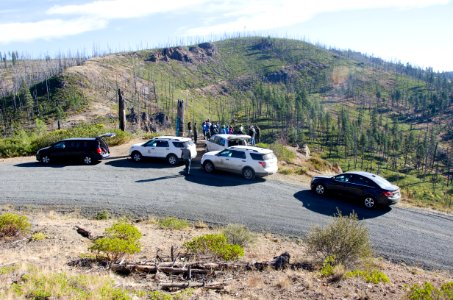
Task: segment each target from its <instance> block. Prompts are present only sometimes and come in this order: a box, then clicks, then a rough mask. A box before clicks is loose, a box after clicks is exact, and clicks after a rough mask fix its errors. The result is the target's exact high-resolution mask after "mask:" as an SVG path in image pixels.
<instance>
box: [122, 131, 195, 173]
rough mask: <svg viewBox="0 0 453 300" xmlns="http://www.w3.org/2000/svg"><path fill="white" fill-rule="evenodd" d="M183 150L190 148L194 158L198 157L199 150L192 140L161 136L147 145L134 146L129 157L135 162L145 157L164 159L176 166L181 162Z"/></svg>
mask: <svg viewBox="0 0 453 300" xmlns="http://www.w3.org/2000/svg"><path fill="white" fill-rule="evenodd" d="M182 148H188V149H189V150H190V153H191V157H192V158H195V157H196V156H197V148H196V145H195V144H194V142H193V141H192V139H190V138H186V137H177V136H159V137H156V138H153V139H151V140H149V141H147V142H145V143H141V144H135V145H132V147H131V148H130V149H129V155H130V157H131V158H132V160H133V161H135V162H139V161H141V160H142V159H143V158H144V157H152V158H162V159H166V160H167V162H168V163H169V164H170V165H172V166H174V165H176V164H178V163H179V162H180V161H181V149H182Z"/></svg>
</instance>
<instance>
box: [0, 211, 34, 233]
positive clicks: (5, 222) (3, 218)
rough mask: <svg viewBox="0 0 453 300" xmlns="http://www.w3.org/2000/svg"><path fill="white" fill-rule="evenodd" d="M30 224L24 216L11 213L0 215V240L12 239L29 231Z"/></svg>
mask: <svg viewBox="0 0 453 300" xmlns="http://www.w3.org/2000/svg"><path fill="white" fill-rule="evenodd" d="M30 227H31V225H30V222H28V219H27V217H26V216H19V215H16V214H13V213H4V214H2V215H0V238H1V237H13V236H18V235H20V234H24V233H27V232H29V231H30Z"/></svg>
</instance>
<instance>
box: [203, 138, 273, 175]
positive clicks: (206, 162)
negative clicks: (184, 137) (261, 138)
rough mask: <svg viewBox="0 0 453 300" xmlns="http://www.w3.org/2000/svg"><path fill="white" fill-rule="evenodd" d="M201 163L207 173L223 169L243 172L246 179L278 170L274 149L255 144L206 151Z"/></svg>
mask: <svg viewBox="0 0 453 300" xmlns="http://www.w3.org/2000/svg"><path fill="white" fill-rule="evenodd" d="M201 165H202V166H203V169H204V170H205V171H206V172H207V173H212V172H214V170H223V171H229V172H233V173H239V174H242V176H243V177H244V178H245V179H253V178H254V177H255V176H260V177H262V176H266V175H270V174H274V173H276V172H277V170H278V166H277V157H275V155H274V152H272V150H269V149H263V148H258V147H253V146H232V147H229V148H227V149H225V150H222V151H212V152H208V153H205V154H204V155H203V157H202V158H201Z"/></svg>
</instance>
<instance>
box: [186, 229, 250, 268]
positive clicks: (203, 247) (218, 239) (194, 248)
mask: <svg viewBox="0 0 453 300" xmlns="http://www.w3.org/2000/svg"><path fill="white" fill-rule="evenodd" d="M184 247H185V248H186V249H187V252H189V253H192V254H196V255H199V254H213V255H215V256H217V257H219V258H222V259H224V260H227V261H228V260H236V259H238V258H239V257H242V256H244V248H242V247H241V246H239V245H234V244H229V243H228V241H227V238H226V236H225V235H224V234H206V235H202V236H199V237H195V238H193V239H192V240H190V241H188V242H186V243H184Z"/></svg>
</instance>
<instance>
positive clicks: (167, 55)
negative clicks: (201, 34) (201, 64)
mask: <svg viewBox="0 0 453 300" xmlns="http://www.w3.org/2000/svg"><path fill="white" fill-rule="evenodd" d="M215 53H216V48H215V46H214V44H211V43H201V44H198V45H197V46H191V47H189V48H185V47H170V48H163V49H162V50H160V51H158V52H154V53H151V54H150V56H149V57H148V59H147V61H151V62H158V61H170V60H176V61H180V62H184V63H194V62H197V61H204V60H206V59H209V58H210V57H212V56H214V55H215Z"/></svg>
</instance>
